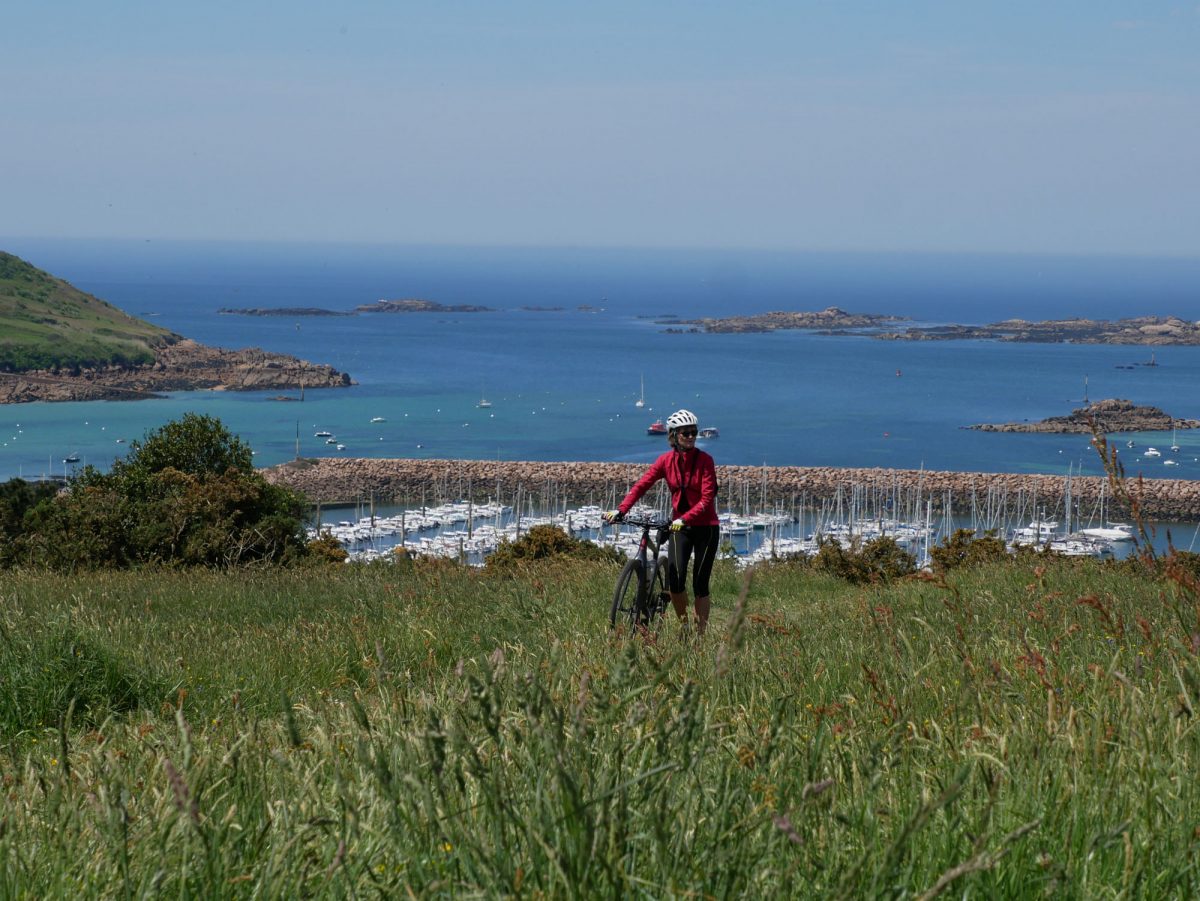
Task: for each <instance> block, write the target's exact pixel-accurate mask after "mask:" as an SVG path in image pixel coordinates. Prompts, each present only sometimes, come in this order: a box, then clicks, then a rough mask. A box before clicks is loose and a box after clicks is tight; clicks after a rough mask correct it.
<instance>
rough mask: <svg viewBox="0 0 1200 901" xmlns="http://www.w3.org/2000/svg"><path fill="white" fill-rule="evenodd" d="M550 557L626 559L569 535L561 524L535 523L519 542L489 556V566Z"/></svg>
mask: <svg viewBox="0 0 1200 901" xmlns="http://www.w3.org/2000/svg"><path fill="white" fill-rule="evenodd" d="M548 557H551V558H552V557H567V558H574V559H577V560H609V561H612V562H613V563H616V562H618V561H620V560H621V559H622V557H621V555H620V553H619V552H618V551H616V550H614V549H613V548H605V547H600V546H599V545H597V544H593V543H592V542H590V541H583V540H581V539H578V538H574V537H572V536H571V535H568V534H567V533H566V532H564V531H563V530H562V529H560V528H559V527H558V526H551V525H539V526H534V527H533V528H532V529H530V530H529V531H528V532H526V533H525V534H524V535H522V536H521V537H520V538H518V539H517V540H516V541H506V542H502V543H501V544H500V546H499V547H498V548H497V549H496V550H495V551H494V552H493V553H491V554H489V555H488V558H487V563H486V567H487V568H488V569H491V570H502V569H507V568H512V567H513V566H516V565H517V564H519V563H523V562H528V561H531V560H544V559H546V558H548Z"/></svg>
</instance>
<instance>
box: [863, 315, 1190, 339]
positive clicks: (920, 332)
mask: <svg viewBox="0 0 1200 901" xmlns="http://www.w3.org/2000/svg"><path fill="white" fill-rule="evenodd" d="M875 337H877V338H883V339H885V340H891V341H965V340H986V341H1011V342H1018V343H1027V344H1028V343H1032V344H1141V345H1150V346H1165V345H1169V344H1190V345H1194V344H1200V323H1196V322H1188V321H1187V320H1184V319H1180V318H1179V317H1178V316H1136V317H1133V318H1130V319H1118V320H1116V321H1109V320H1104V319H1047V320H1044V321H1041V322H1030V321H1028V320H1025V319H1006V320H1004V321H1003V322H993V323H992V324H990V325H938V326H930V327H926V328H921V327H913V328H908V329H904V330H903V331H891V332H885V333H881V334H878V335H876V336H875Z"/></svg>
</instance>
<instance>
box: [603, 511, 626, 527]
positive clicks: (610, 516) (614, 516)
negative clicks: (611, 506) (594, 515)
mask: <svg viewBox="0 0 1200 901" xmlns="http://www.w3.org/2000/svg"><path fill="white" fill-rule="evenodd" d="M600 518H601V519H603V520H604V521H605V522H606V523H608V524H609V525H612V524H613V523H614V522H620V521H621V520H622V519H624V518H625V514H624V513H622V512H621V511H620V510H609V511H607V512H606V513H603V514H601V516H600Z"/></svg>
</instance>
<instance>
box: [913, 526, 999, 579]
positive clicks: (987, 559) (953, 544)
mask: <svg viewBox="0 0 1200 901" xmlns="http://www.w3.org/2000/svg"><path fill="white" fill-rule="evenodd" d="M929 557H930V560H931V562H932V563H933V568H934V570H935V571H936V572H946V571H947V570H951V569H957V568H958V567H960V566H979V565H981V564H986V563H999V562H1002V561H1005V560H1010V559H1012V557H1011V556H1010V554H1009V553H1008V547H1007V546H1006V545H1005V544H1004V540H1003V539H1001V538H997V537H996V532H995V530H988V531H987V532H985V533H984V534H983V535H982V536H978V535H976V534H975V530H974V529H956V530H955V532H954V534H953V535H948V536H946V537H945V538H943V539H942V540H941V543H940V544H938V545H937V546H935V547H931V548H930V549H929Z"/></svg>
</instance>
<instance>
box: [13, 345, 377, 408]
mask: <svg viewBox="0 0 1200 901" xmlns="http://www.w3.org/2000/svg"><path fill="white" fill-rule="evenodd" d="M352 384H354V383H353V381H352V379H351V378H350V376H349V375H347V374H346V373H344V372H339V371H338V370H336V369H334V368H333V367H332V366H326V365H323V364H318V363H309V362H307V361H305V360H301V359H299V358H297V357H293V356H289V355H287V354H277V353H268V352H267V351H264V350H260V349H259V348H255V347H251V348H245V349H243V350H225V349H222V348H219V347H208V346H206V345H203V344H199V343H197V342H195V341H192V340H190V339H187V338H183V339H180V340H179V341H176V342H175V343H173V344H169V345H166V346H164V347H161V348H158V349H157V351H156V352H155V360H154V362H153V363H147V364H145V365H127V366H103V367H95V368H86V367H83V368H78V369H70V370H68V369H59V370H35V371H30V372H0V403H5V404H14V403H27V402H31V401H81V400H137V399H141V398H149V397H156V396H158V393H159V392H165V391H196V390H202V389H210V390H213V391H279V390H285V389H286V390H297V389H301V388H335V387H343V386H346V385H352Z"/></svg>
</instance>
